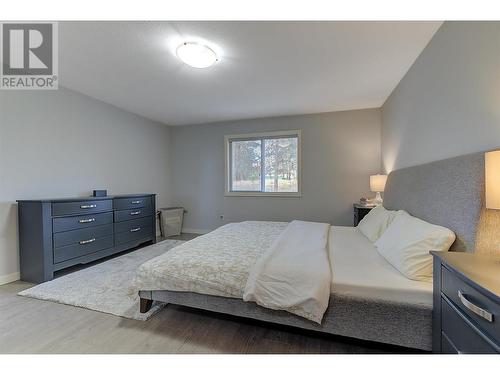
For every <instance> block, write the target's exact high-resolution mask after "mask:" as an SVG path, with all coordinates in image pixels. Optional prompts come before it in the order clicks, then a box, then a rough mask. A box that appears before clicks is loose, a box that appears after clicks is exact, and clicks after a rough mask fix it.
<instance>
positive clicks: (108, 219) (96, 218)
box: [17, 194, 156, 283]
mask: <svg viewBox="0 0 500 375" xmlns="http://www.w3.org/2000/svg"><path fill="white" fill-rule="evenodd" d="M17 202H18V212H19V251H20V266H21V267H20V268H21V280H24V281H29V282H32V283H41V282H44V281H48V280H52V278H53V277H54V272H55V271H59V270H62V269H64V268H67V267H70V266H74V265H76V264H82V263H89V262H92V261H94V260H97V259H100V258H103V257H106V256H109V255H112V254H115V253H118V252H120V251H124V250H128V249H132V248H134V247H137V246H139V245H140V244H143V243H155V242H156V207H155V194H132V195H117V196H106V197H84V198H82V197H79V198H64V199H42V200H18V201H17Z"/></svg>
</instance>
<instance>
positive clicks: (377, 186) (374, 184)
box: [370, 174, 387, 206]
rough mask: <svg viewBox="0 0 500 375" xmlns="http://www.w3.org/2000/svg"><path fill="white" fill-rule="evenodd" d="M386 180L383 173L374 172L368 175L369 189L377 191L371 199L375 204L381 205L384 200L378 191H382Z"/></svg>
mask: <svg viewBox="0 0 500 375" xmlns="http://www.w3.org/2000/svg"><path fill="white" fill-rule="evenodd" d="M386 181H387V175H385V174H375V175H372V176H370V190H371V191H373V192H374V193H377V194H376V195H375V198H374V199H373V203H374V204H376V205H377V206H379V205H381V204H382V202H383V201H384V200H383V199H382V196H381V195H380V193H382V192H383V191H384V189H385V183H386Z"/></svg>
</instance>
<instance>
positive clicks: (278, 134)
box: [224, 129, 302, 198]
mask: <svg viewBox="0 0 500 375" xmlns="http://www.w3.org/2000/svg"><path fill="white" fill-rule="evenodd" d="M292 137H297V191H296V192H271V191H262V190H261V191H234V190H231V187H232V186H231V183H232V178H231V174H232V157H231V156H232V155H231V142H234V141H251V140H261V141H262V145H264V142H263V140H265V139H273V138H292ZM301 138H302V131H301V130H300V129H299V130H285V131H272V132H261V133H249V134H233V135H225V136H224V159H225V162H224V175H225V181H224V186H225V188H224V195H225V196H230V197H231V196H232V197H295V198H299V197H301V196H302V151H301V148H302V147H301V143H302V142H301ZM262 147H263V146H262ZM264 168H265V160H264V157H263V155H261V171H262V172H263V171H264ZM262 172H261V178H265V177H263V176H262V174H263V173H262ZM261 189H262V184H261Z"/></svg>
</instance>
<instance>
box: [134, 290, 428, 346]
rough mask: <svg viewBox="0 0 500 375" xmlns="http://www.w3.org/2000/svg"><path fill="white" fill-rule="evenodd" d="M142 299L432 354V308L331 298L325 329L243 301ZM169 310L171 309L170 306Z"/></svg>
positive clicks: (181, 295) (188, 296)
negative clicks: (430, 352)
mask: <svg viewBox="0 0 500 375" xmlns="http://www.w3.org/2000/svg"><path fill="white" fill-rule="evenodd" d="M139 295H140V297H141V298H144V299H149V300H154V301H161V302H165V303H171V304H174V305H181V306H188V307H194V308H197V309H202V310H208V311H214V312H218V313H223V314H229V315H234V316H238V317H243V318H250V319H256V320H260V321H264V322H269V323H277V324H281V325H286V326H291V327H298V328H303V329H307V330H311V331H318V332H324V333H329V334H333V335H340V336H347V337H353V338H357V339H362V340H368V341H375V342H381V343H385V344H392V345H399V346H404V347H408V348H415V349H421V350H426V351H430V350H431V349H432V307H431V306H426V305H415V304H402V303H395V302H386V301H375V300H368V299H360V298H354V297H350V296H347V295H336V294H332V295H331V296H330V302H329V307H328V310H327V311H326V313H325V315H324V317H323V322H322V324H321V325H319V324H316V323H314V322H311V321H309V320H306V319H303V318H301V317H299V316H296V315H292V314H290V313H287V312H285V311H277V310H270V309H266V308H263V307H260V306H258V305H256V304H255V303H252V302H244V301H243V300H240V299H235V298H226V297H218V296H209V295H204V294H198V293H190V292H171V291H166V290H159V291H140V293H139ZM167 308H168V306H167Z"/></svg>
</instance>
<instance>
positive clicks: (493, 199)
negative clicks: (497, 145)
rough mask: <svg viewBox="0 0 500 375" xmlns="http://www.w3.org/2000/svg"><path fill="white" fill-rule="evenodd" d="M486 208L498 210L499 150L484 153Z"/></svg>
mask: <svg viewBox="0 0 500 375" xmlns="http://www.w3.org/2000/svg"><path fill="white" fill-rule="evenodd" d="M484 166H485V176H484V177H485V181H484V182H485V187H486V208H489V209H492V210H500V150H498V151H490V152H487V153H485V154H484Z"/></svg>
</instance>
